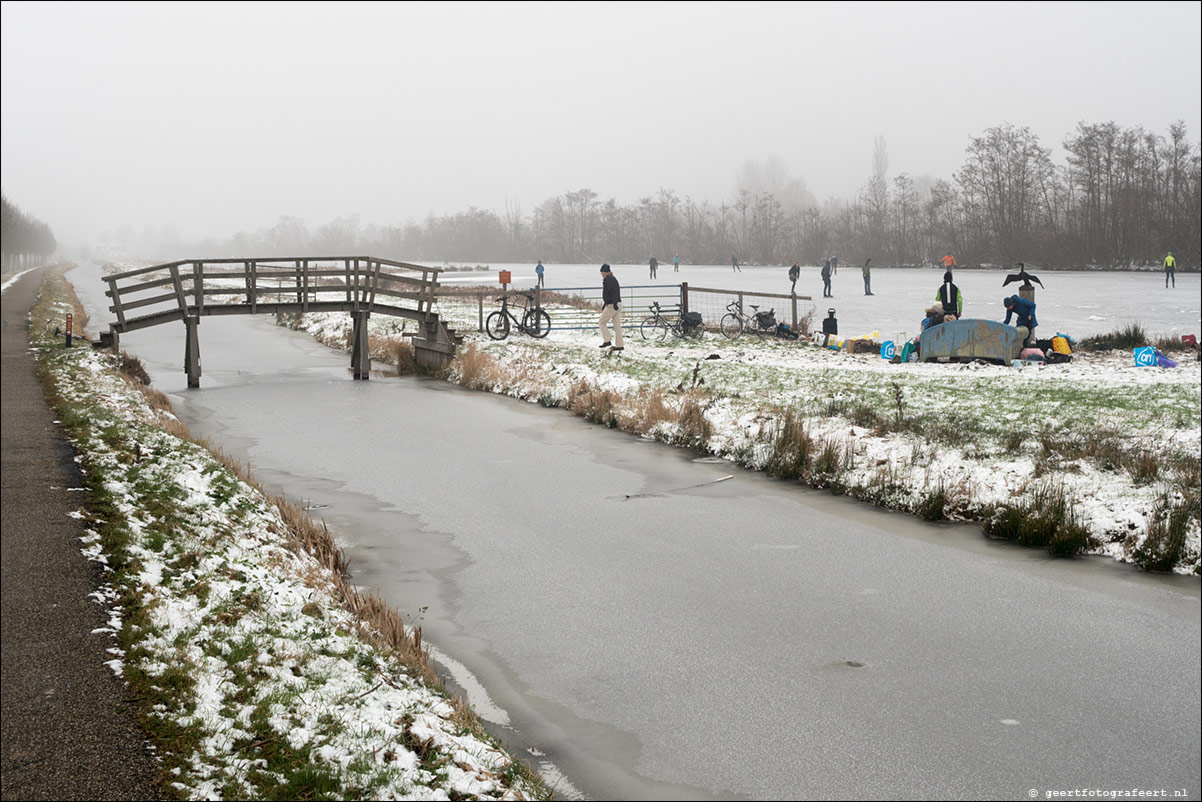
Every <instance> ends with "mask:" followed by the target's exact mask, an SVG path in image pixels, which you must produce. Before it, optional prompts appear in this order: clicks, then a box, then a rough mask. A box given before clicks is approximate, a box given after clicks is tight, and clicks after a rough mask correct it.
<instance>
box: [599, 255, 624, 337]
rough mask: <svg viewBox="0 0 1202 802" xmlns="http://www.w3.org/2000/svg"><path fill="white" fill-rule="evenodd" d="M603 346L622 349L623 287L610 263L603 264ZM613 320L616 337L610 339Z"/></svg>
mask: <svg viewBox="0 0 1202 802" xmlns="http://www.w3.org/2000/svg"><path fill="white" fill-rule="evenodd" d="M601 276H602V279H601V304H602V306H601V339H602V340H604V342H603V343H601V346H600V347H601V348H611V347H612V349H613V350H614V351H621V350H622V287H621V286H620V285H619V284H618V279H617V277H616V276H614V274H613V272H612V271H611V270H610V269H609V265H601ZM610 321H613V324H614V337H613V340H612V341H611V340H610V339H609V323H610Z"/></svg>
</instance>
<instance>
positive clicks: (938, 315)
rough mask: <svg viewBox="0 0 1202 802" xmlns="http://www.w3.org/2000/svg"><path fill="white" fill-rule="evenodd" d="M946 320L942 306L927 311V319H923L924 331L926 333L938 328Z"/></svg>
mask: <svg viewBox="0 0 1202 802" xmlns="http://www.w3.org/2000/svg"><path fill="white" fill-rule="evenodd" d="M944 320H945V315H944V313H943V307H942V306H932V307H931V308H930V309H928V310H927V311H926V317H924V318H923V319H922V330H923V331H926V330H927V329H929V328H930V327H931V326H938V325H939V324H940V323H942V322H943V321H944Z"/></svg>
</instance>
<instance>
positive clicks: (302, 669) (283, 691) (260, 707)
mask: <svg viewBox="0 0 1202 802" xmlns="http://www.w3.org/2000/svg"><path fill="white" fill-rule="evenodd" d="M66 292H67V290H66V285H65V282H63V281H62V280H61V277H55V279H53V280H52V281H50V282H48V283H47V285H46V289H45V290H44V292H43V296H42V298H41V299H40V300H39V303H38V306H37V308H36V309H35V312H34V315H33V316H32V321H33V326H32V330H31V338H32V341H33V347H34V351H35V352H36V354H37V356H38V359H39V363H40V366H41V370H42V372H43V375H44V378H45V380H46V382H47V386H48V387H49V388H50V395H51V397H52V398H53V399H54V401H55V406H56V409H57V410H58V413H59V415H60V418H61V423H62V424H63V426H64V429H65V430H66V432H67V434H68V436H69V437H70V438H71V439H72V441H73V443H74V445H75V448H76V451H77V454H78V456H77V461H78V462H79V463H80V467H81V469H82V471H83V473H84V477H85V481H86V484H87V487H88V489H89V491H90V492H89V494H88V497H89V501H88V503H87V505H86V507H85V508H84V509H83V510H82V511H81V512H80V513H79V515H80V517H81V518H82V519H83V520H84V521H85V522H86V524H87V527H88V534H87V536H86V537H85V538H84V539H83V540H84V542H83V553H84V554H85V555H86V556H87V557H88V558H89V559H91V560H95V561H97V562H99V563H101V564H103V565H104V566H105V568H106V576H107V582H106V584H105V585H104V587H103V588H102V590H101V591H100V593H98V594H97V597H98V601H100V602H101V603H102V604H104V605H105V607H106V609H107V610H108V612H109V626H108V629H109V630H110V631H111V632H112V633H113V635H114V645H113V647H112V649H111V650H110V651H111V652H112V654H113V659H112V661H111V663H110V665H111V666H112V668H113V670H114V671H115V672H116V673H117V674H118V675H120V676H121V677H123V678H124V679H125V680H126V681H127V682H128V683H129V684H130V685H131V694H132V695H133V696H134V697H135V698H137V699H138V704H139V708H140V714H141V716H142V721H143V723H144V726H145V727H146V729H147V731H148V732H149V733H150V734H151V738H152V742H153V743H154V746H155V751H156V754H157V755H158V757H159V759H160V761H161V765H162V768H163V772H164V777H165V784H166V785H167V787H168V790H169V792H170V793H172V794H177V795H179V796H180V797H183V798H189V799H219V798H246V799H255V798H293V799H298V798H369V799H469V798H474V799H518V798H547V797H549V791H548V789H547V788H546V787H545V786H544V785H543V784H542V783H541V781H540V780H539V779H538V778H537V777H536V776H534V775H533V774H532V773H531V772H530V771H529V770H528V769H527V768H526V767H525V766H523V765H522V764H521V763H520V762H518V761H516V760H514V759H513V758H512V757H511V756H510V755H509V754H507V753H506V752H505V750H504V749H503V748H502V747H501V746H500V745H499V744H498V743H497V742H496V740H495V739H494V738H492V737H491V736H490V735H488V734H487V732H486V731H485V730H484V728H483V726H482V725H481V724H480V723H479V721H478V719H476V717H475V716H474V714H473V713H472V712H471V711H470V709H467V708H466V707H465V706H464V705H463V704H462V703H461V702H460V701H459V700H455V699H451V698H449V697H448V696H447V695H446V694H445V693H444V692H443V691H442V690H441V688H439V687H437V685H438V683H437V678H436V677H435V675H434V674H433V672H432V671H430V670H429V668H428V665H424V664H423V662H422V660H421V656H422V652H423V649H422V647H421V642H420V630H416V631H415V630H411V629H408V628H406V627H404V626H403V625H401V624H400V623H399V622H398V621H397V619H396V615H395V613H391V612H390V611H386V610H381V609H380V606H381V605H380V604H379V601H378V599H375V598H374V597H369V598H363V597H361V596H359V595H358V594H357V592H356V591H355V590H354V589H353V588H351V587H350V586H349V585H348V584H347V583H346V581H345V577H344V576H343V575H342V573H341V571H340V568H342V567H344V563H342V562H341V555H338V554H337V553H336V550H335V549H333V548H332V544H331V543H330V542H329V538H328V533H324V532H323V531H320V527H316V526H314V525H313V524H312V523H311V522H308V523H303V522H298V520H297V519H298V516H301V517H303V515H302V514H300V513H299V512H298V511H297V510H296V508H295V507H291V508H290V507H289V506H288V505H287V503H286V502H284V501H283V500H280V499H269V498H267V497H266V496H265V495H264V494H263V493H262V492H261V490H260V489H258V488H257V487H256V486H254V485H253V483H251V482H250V481H248V480H247V478H245V477H244V476H240V475H238V473H237V472H236V471H232V470H230V468H229V467H228V460H224V459H222V458H220V456H219V455H215V454H214V453H212V452H211V451H210V450H208V449H207V448H205V447H204V446H203V445H202V444H199V443H196V442H193V441H191V440H190V439H189V438H187V436H186V430H185V429H184V427H183V426H182V424H180V423H179V421H178V420H176V419H175V417H174V415H172V414H171V412H170V411H169V408H165V405H164V403H163V399H161V394H159V396H160V398H157V399H153V400H154V403H151V400H152V397H153V396H154V393H153V392H152V393H149V394H148V393H145V392H143V391H142V389H141V388H139V387H138V386H137V385H136V383H135V382H133V381H131V380H128V379H126V378H123V377H122V376H120V375H119V374H118V372H117V368H118V366H119V364H120V358H119V357H117V356H114V355H111V354H106V353H102V352H99V351H94V350H92V349H91V348H88V347H86V345H85V346H84V347H74V348H70V349H67V348H64V347H63V343H62V340H61V339H60V338H57V337H54V336H52V335H51V334H50V332H49V331H48V329H49V328H50V325H51V324H50V323H49V322H48V321H50V320H61V319H62V316H63V313H65V312H67V311H71V310H72V302H71V300H70V299H69V297H68V296H67V295H66ZM306 526H308V527H309V531H301V530H304V529H305V527H306ZM323 536H324V541H322V537H323ZM318 541H322V542H318ZM401 647H405V648H401ZM406 652H408V655H407V657H408V659H406V654H405V653H406ZM415 654H416V655H417V657H416V658H415V657H414V655H415Z"/></svg>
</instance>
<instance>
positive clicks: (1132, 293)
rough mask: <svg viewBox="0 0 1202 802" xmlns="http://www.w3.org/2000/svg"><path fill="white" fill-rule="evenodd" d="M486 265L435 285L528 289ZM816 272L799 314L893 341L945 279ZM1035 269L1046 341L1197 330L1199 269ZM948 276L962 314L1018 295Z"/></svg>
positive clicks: (554, 275)
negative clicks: (507, 283)
mask: <svg viewBox="0 0 1202 802" xmlns="http://www.w3.org/2000/svg"><path fill="white" fill-rule="evenodd" d="M668 259H669V260H670V259H671V257H670V256H669V257H668ZM434 266H435V267H438V266H439V265H434ZM452 267H459V265H452ZM599 267H600V265H547V266H546V274H545V279H546V282H545V283H546V286H547V288H548V289H555V288H560V287H563V288H576V287H584V288H597V289H598V290H599V288H600V286H601V280H600V273H599ZM488 268H489V269H488V270H486V271H478V270H470V271H458V270H449V271H447V272H445V273H442V274H441V275H440V276H439V281H440V282H441V283H443V284H447V285H452V286H455V285H467V286H472V285H480V284H490V283H491V284H493V285H495V284H496V281H497V273H498V272H499V271H500V270H509V271H511V273H512V275H513V285H512V286H513V288H515V289H518V288H525V287H531V286H533V285H534V280H535V275H534V266H533V265H529V264H520V265H516V264H496V265H489V266H488ZM818 270H819V268H817V267H814V266H809V267H806V266H803V267H802V269H801V278H800V279H799V280H798V282H797V294H798V295H809V296H811V297H812V298H813V300H812V301H805V302H801V308H800V309H799V314H804V312H805V311H809V310H810V309H812V310H813V311H814V313H815V314H814V317H815V320H817V319H820V318H824V317H826V310H827V309H829V308H834V309H835V310H836V314H837V318H838V320H839V331H840V333H841V334H844V335H850V336H858V335H863V334H870V333H872V332H873V331H876V332H879V333H880V334H881V335H882V336H883V337H886V338H891V339H897V337H896V335H897V334H899V333H900V334H906V335H908V336H906V337H904V338H901V339H908V338H909V337H913V336H914V335H915V334H917V333H918V331H919V321H920V320H922V318H923V310H925V309H926V308H927V307H928V306H930V305H931V302H932V301H934V299H935V293H936V292H937V291H938V290H939V287H940V285H941V284H942V281H943V271H942V270H934V269H930V270H924V269H917V268H888V269H876V270H873V271H872V291H873V294H872V295H871V296H866V295H864V282H863V279H862V278H861V276H860V268H859V267H858V266H844V265H840V267H839V273H838V275H836V276H834V277H833V278H832V280H831V284H832V290H833V292H834V295H835V297H834V298H825V299H824V298H823V297H822V279H821V278H820V277H819V275H818ZM613 272H614V275H615V276H617V278H618V280H619V281H620V282H621V284H622V286H623V288H627V287H636V286H640V287H641V286H648V285H667V284H679V283H680V282H682V281H685V282H688V283H689V284H690V285H693V286H698V287H712V288H715V289H729V290H736V291H738V290H742V291H745V292H769V293H784V294H787V293H788V292H789V287H790V283H789V281H788V279H787V273H788V268H787V267H744V268H743V269H742V272H740V273H735V272H733V271H732V270H731V268H730V265H725V266H721V265H718V266H713V265H710V266H694V265H684V266H682V267H681V268H680V272H678V273H676V272H673V271H672V266H671V265H670V264H668V265H662V264H661V265H660V267H659V272H658V275H657V278H656V279H655V280H654V281H653V280H651V279H650V278H649V275H648V274H649V269H648V266H647V265H646V264H642V265H613ZM1031 272H1032V273H1034V274H1035V275H1036V276H1037V277H1038V278H1039V279H1040V281H1042V282H1043V284H1044V287H1039V286H1036V287H1035V293H1036V294H1035V300H1036V302H1037V304H1038V311H1037V318H1038V320H1039V329H1038V333H1039V336H1040V337H1051V335H1052V334H1054V333H1055V332H1057V331H1060V332H1063V333H1065V334H1068V335H1071V336H1073V337H1076V338H1077V339H1082V338H1085V337H1091V336H1093V335H1096V334H1104V333H1108V332H1111V331H1116V330H1118V329H1122V328H1123V327H1125V326H1126V325H1128V324H1130V323H1139V324H1140V325H1141V326H1143V328H1144V330H1145V331H1147V332H1148V333H1149V334H1152V335H1163V336H1171V337H1173V338H1178V337H1179V336H1180V335H1182V334H1199V333H1200V329H1202V292H1200V288H1202V275H1200V274H1198V273H1178V274H1177V287H1176V289H1171V288H1170V289H1168V290H1166V289H1165V288H1164V277H1163V276H1162V275H1161V274H1160V273H1151V272H1078V271H1047V272H1044V271H1040V270H1039V269H1038V268H1032V269H1031ZM953 275H954V278H955V281H956V285H957V286H958V287H959V288H960V291H961V292H962V293H963V295H964V316H965V317H971V318H981V319H984V320H1004V319H1005V317H1006V310H1005V309H1003V308H1002V299H1003V298H1005V297H1007V296H1010V295H1014V294H1016V293H1017V292H1018V289H1017V288H1018V286H1019V284H1018V283H1017V282H1012V283H1011V284H1009V285H1007V286H1005V287H1003V286H1002V282H1004V281H1005V279H1006V275H1007V271H1005V270H968V269H957V270H956V271H955V273H954V274H953ZM596 291H597V290H594V292H596ZM788 303H789V302H788V301H787V300H785V299H777V300H775V301H772V302H769V303H768V304H767V305H768V306H775V308H776V310H777V318H778V319H781V320H784V319H786V317H787V316H786V315H785V314H784V313H783V310H785V309H786V308H787V305H788ZM701 311H703V312H705V310H701ZM713 322H716V321H713Z"/></svg>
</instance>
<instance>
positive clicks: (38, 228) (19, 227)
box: [0, 195, 58, 273]
mask: <svg viewBox="0 0 1202 802" xmlns="http://www.w3.org/2000/svg"><path fill="white" fill-rule="evenodd" d="M0 200H2V201H3V205H2V206H0V246H2V247H0V250H3V254H4V272H5V273H10V272H14V271H17V270H24V269H25V268H27V267H36V266H37V265H40V264H42V263H44V262H45V261H46V259H48V258H49V257H50V255H51V254H53V253H54V251H55V250H56V249H57V248H58V243H57V242H55V239H54V233H53V232H52V231H51V230H50V226H48V225H46V224H45V223H43V222H42V221H41V220H38V219H37V218H36V217H31V216H29V215H28V214H26V213H25V212H23V211H21V209H20V208H19V207H17V206H16V205H14V204H12V203H9V200H8V198H7V197H4V196H2V195H0Z"/></svg>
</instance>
